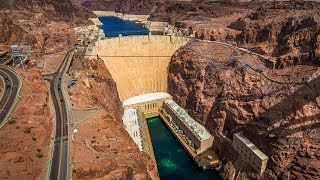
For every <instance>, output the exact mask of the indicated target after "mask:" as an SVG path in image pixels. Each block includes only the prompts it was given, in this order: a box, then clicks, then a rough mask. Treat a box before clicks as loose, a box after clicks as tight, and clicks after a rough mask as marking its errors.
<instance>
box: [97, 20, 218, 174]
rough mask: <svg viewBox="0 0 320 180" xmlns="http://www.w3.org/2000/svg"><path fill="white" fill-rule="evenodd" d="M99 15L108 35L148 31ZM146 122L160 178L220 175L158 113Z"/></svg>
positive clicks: (126, 34)
mask: <svg viewBox="0 0 320 180" xmlns="http://www.w3.org/2000/svg"><path fill="white" fill-rule="evenodd" d="M99 19H100V21H101V22H102V23H103V24H104V25H103V26H102V29H103V30H104V32H105V34H106V37H118V34H122V35H123V36H128V35H147V34H148V30H147V29H146V28H144V27H142V26H141V25H139V24H137V23H134V22H129V21H124V20H122V19H119V18H116V17H100V18H99ZM147 123H148V127H149V131H150V132H149V133H150V136H151V140H152V145H153V150H154V153H155V158H156V162H157V167H158V170H159V176H160V178H161V180H171V179H172V180H180V179H181V180H206V179H210V180H215V179H221V178H220V177H219V175H218V172H216V171H214V170H207V171H203V170H202V169H201V168H199V167H198V166H197V165H196V163H195V162H194V161H193V160H192V158H191V157H190V156H189V155H188V153H187V152H186V151H185V149H184V148H183V147H182V145H181V144H180V142H179V141H178V140H177V139H176V138H175V137H174V135H173V134H172V133H171V132H170V130H169V129H168V128H167V127H166V125H165V124H164V122H163V121H162V120H161V119H160V118H159V117H155V118H150V119H148V120H147Z"/></svg>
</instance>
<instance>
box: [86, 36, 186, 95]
mask: <svg viewBox="0 0 320 180" xmlns="http://www.w3.org/2000/svg"><path fill="white" fill-rule="evenodd" d="M188 40H189V39H188V38H185V37H171V36H153V35H150V36H148V35H146V36H127V37H119V38H111V39H105V40H100V41H98V42H97V43H96V46H95V47H94V48H93V50H92V52H91V55H92V56H96V55H97V54H98V55H99V57H100V58H101V59H103V60H104V62H105V64H106V67H107V68H108V69H109V71H110V73H111V75H112V77H113V79H114V80H115V81H116V83H117V88H118V92H119V96H120V100H121V101H124V100H126V99H128V98H130V97H133V96H137V95H141V94H146V93H153V92H167V76H168V64H169V62H170V59H171V56H172V55H173V53H174V52H175V51H176V50H177V49H178V48H180V47H181V46H183V45H185V44H186V43H187V41H188Z"/></svg>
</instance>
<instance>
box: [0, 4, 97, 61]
mask: <svg viewBox="0 0 320 180" xmlns="http://www.w3.org/2000/svg"><path fill="white" fill-rule="evenodd" d="M89 17H95V15H94V14H93V13H92V12H90V11H89V10H87V9H85V8H83V7H81V6H76V5H73V4H72V3H71V2H70V1H62V0H59V1H53V0H41V1H31V0H28V1H18V0H13V1H4V2H2V3H1V4H0V44H3V45H6V46H7V48H9V47H10V45H12V44H18V45H31V46H32V51H33V57H34V58H36V59H39V58H40V57H43V56H44V55H45V54H48V53H55V52H59V51H61V50H65V49H67V48H69V47H70V46H72V45H73V44H74V42H75V41H76V38H75V33H74V30H73V28H74V27H76V26H83V25H88V24H91V22H90V21H89V20H88V18H89Z"/></svg>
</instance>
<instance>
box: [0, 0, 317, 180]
mask: <svg viewBox="0 0 320 180" xmlns="http://www.w3.org/2000/svg"><path fill="white" fill-rule="evenodd" d="M72 2H73V3H71V1H69V0H56V1H54V0H39V1H33V0H25V1H20V0H13V1H3V2H1V4H0V44H1V45H5V46H7V47H9V46H10V45H11V44H25V45H31V46H32V51H33V56H32V60H35V62H39V61H40V60H43V61H48V64H47V65H48V66H47V69H45V71H44V73H52V72H54V70H55V68H56V66H57V65H58V64H59V62H60V61H61V60H62V59H63V56H62V55H61V54H60V55H59V54H56V55H55V54H54V53H57V52H60V51H64V50H66V49H69V48H70V47H71V46H73V44H74V42H75V40H76V38H75V33H74V30H73V28H74V27H76V26H82V25H88V24H91V22H90V21H88V20H87V18H88V17H95V15H94V14H93V13H92V12H91V11H90V10H108V11H117V12H123V13H127V14H149V15H150V17H149V20H151V21H165V22H169V23H170V24H172V25H174V26H175V27H176V30H177V31H178V30H179V28H183V29H189V30H190V31H192V32H194V34H195V38H196V39H194V40H192V41H190V42H189V43H188V44H187V45H186V46H185V47H183V48H181V49H179V50H178V51H177V52H175V54H174V55H173V57H172V59H171V62H170V65H169V75H168V81H169V93H170V94H171V95H172V96H173V97H174V100H175V101H177V102H178V103H179V104H180V105H181V106H183V107H184V108H185V109H186V110H188V113H189V114H190V115H191V116H192V117H193V118H195V119H196V120H197V121H199V122H200V123H202V124H203V125H205V126H206V127H207V128H208V130H209V131H210V132H211V133H212V134H214V136H215V148H216V149H217V150H218V153H219V157H220V159H221V160H222V162H223V167H222V169H221V171H220V173H221V174H222V176H223V177H224V178H226V179H234V178H236V176H237V175H238V172H239V171H241V173H240V174H239V176H238V179H319V178H320V156H319V154H320V117H319V116H320V92H319V89H320V87H319V86H320V68H319V65H320V24H319V23H320V17H319V16H320V10H319V9H320V3H319V2H313V1H310V2H309V1H308V2H303V1H294V2H282V1H280V2H269V1H267V2H265V1H253V2H238V1H222V0H221V1H219V0H216V1H211V0H193V1H164V0H156V1H149V0H114V1H110V0H90V1H89V0H72ZM81 5H82V6H84V7H85V8H84V7H82V6H81ZM86 8H89V9H90V10H88V9H86ZM212 41H222V42H227V43H229V44H232V45H234V46H237V47H243V48H247V49H249V50H251V51H253V52H256V53H259V54H262V55H265V56H266V57H267V58H269V59H270V60H274V61H275V62H276V68H277V69H270V68H268V67H266V66H265V63H264V62H262V60H261V58H259V57H257V56H255V55H251V54H247V53H245V52H243V51H240V50H239V49H237V48H234V47H231V46H227V45H223V44H220V43H215V42H212ZM49 61H50V62H49ZM15 70H16V71H17V73H18V74H19V75H20V76H21V77H22V84H23V85H22V89H21V92H20V97H19V101H18V103H17V106H16V108H15V110H14V112H13V113H12V114H11V116H10V120H9V121H8V123H7V124H6V125H5V126H4V127H2V128H1V130H0V155H1V157H2V158H1V159H0V179H43V178H44V176H45V174H46V170H47V169H46V168H47V163H48V154H49V144H50V141H51V135H52V134H51V133H52V129H53V116H52V112H51V111H50V107H51V104H50V98H49V94H48V84H47V83H46V82H45V81H44V80H43V78H42V77H41V74H40V70H39V69H36V67H34V65H32V64H29V65H28V67H27V68H26V69H20V68H15ZM75 73H77V76H78V77H79V78H80V80H79V82H78V84H77V85H76V86H75V87H74V88H71V89H70V90H69V92H68V93H69V96H70V99H71V105H72V109H73V110H86V109H90V108H96V107H101V108H102V110H101V111H100V112H99V113H98V114H96V115H94V116H92V117H90V118H88V119H85V121H82V122H80V123H79V124H77V126H76V127H75V128H76V129H77V132H76V133H74V134H73V139H72V150H73V151H72V165H73V178H74V179H93V178H97V179H99V178H100V179H156V178H157V169H156V165H155V164H154V163H153V162H152V160H151V158H150V157H148V155H147V154H145V153H142V152H140V151H139V149H138V148H137V146H136V145H135V144H134V142H133V141H132V139H131V138H130V136H129V135H128V133H127V132H126V131H125V128H124V127H123V124H122V121H121V117H122V113H123V110H122V107H121V102H120V100H119V97H118V92H117V89H116V84H115V82H114V80H113V79H112V77H111V75H110V73H109V72H108V67H106V66H105V65H104V63H103V62H102V61H101V60H97V59H96V60H85V61H84V62H83V63H81V67H80V69H78V70H77V72H75ZM239 131H243V132H244V134H245V135H246V137H248V138H249V139H250V140H251V141H252V142H253V143H254V144H256V145H257V146H258V147H259V148H260V149H261V150H262V151H263V152H264V153H266V155H267V156H268V157H269V162H268V165H267V171H266V172H265V173H264V174H263V175H262V176H260V175H258V174H256V173H255V172H254V171H253V169H252V168H251V167H250V166H249V165H248V164H246V163H245V162H243V161H242V160H241V159H240V158H239V156H238V155H237V154H236V152H234V151H233V150H232V148H231V145H230V139H231V138H232V134H233V133H235V132H239ZM13 134H14V135H13Z"/></svg>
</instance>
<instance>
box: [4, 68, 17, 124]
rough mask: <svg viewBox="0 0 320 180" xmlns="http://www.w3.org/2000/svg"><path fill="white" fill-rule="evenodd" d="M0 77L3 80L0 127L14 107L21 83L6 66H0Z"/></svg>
mask: <svg viewBox="0 0 320 180" xmlns="http://www.w3.org/2000/svg"><path fill="white" fill-rule="evenodd" d="M0 76H1V78H3V80H4V88H3V91H4V92H3V96H2V98H1V100H0V125H2V123H4V122H5V120H6V118H7V117H8V116H9V113H10V112H11V110H12V108H13V107H14V105H15V102H16V99H17V98H18V93H19V90H20V86H21V81H20V78H19V76H18V75H17V74H16V73H15V72H14V71H13V70H12V69H11V68H9V67H8V66H2V65H1V66H0Z"/></svg>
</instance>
